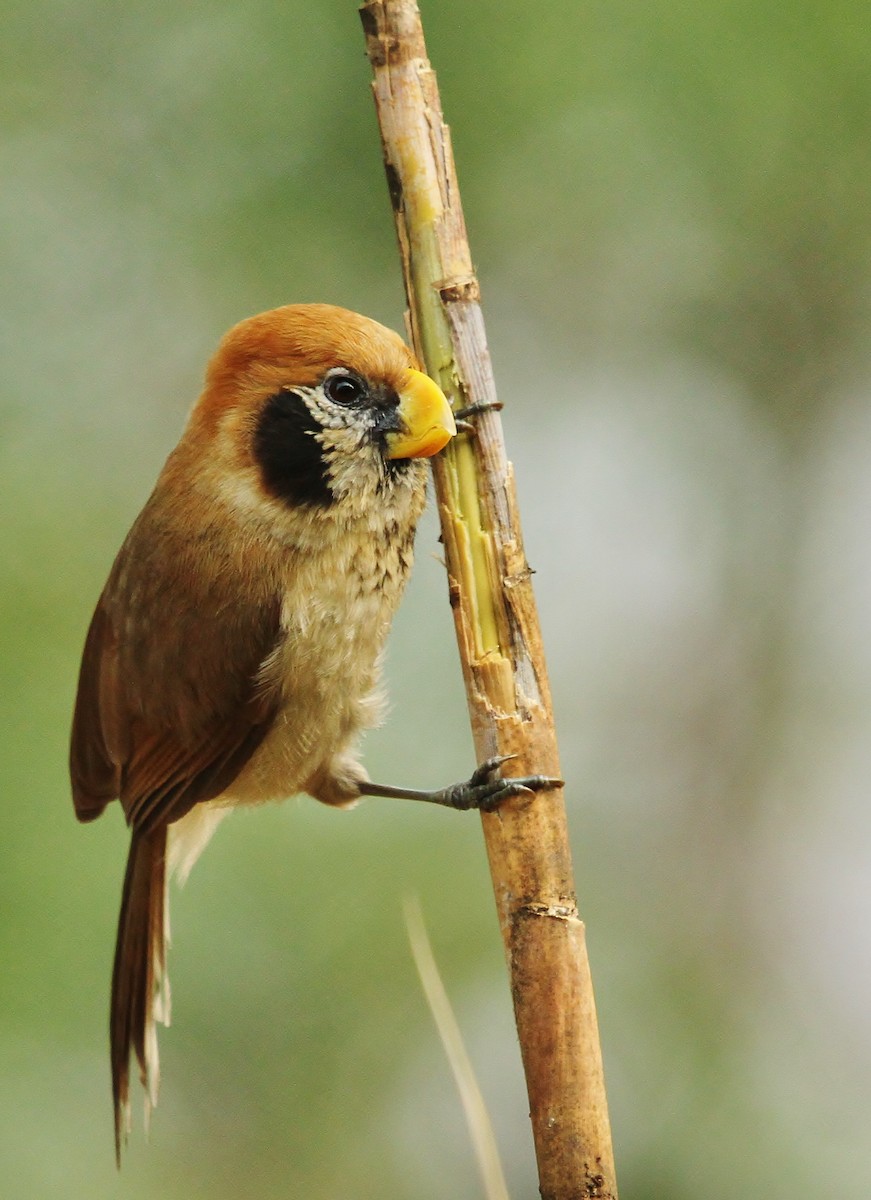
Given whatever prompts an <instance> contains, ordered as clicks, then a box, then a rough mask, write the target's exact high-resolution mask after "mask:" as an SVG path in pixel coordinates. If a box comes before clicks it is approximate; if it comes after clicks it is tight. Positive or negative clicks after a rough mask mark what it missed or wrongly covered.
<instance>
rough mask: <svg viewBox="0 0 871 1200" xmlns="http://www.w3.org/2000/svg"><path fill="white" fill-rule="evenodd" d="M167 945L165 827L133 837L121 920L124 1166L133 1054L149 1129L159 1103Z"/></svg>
mask: <svg viewBox="0 0 871 1200" xmlns="http://www.w3.org/2000/svg"><path fill="white" fill-rule="evenodd" d="M166 944H167V904H166V827H165V826H160V827H158V828H156V829H153V830H150V831H149V832H147V833H137V832H134V834H133V839H132V841H131V843H130V853H129V856H128V858H127V873H126V875H125V877H124V889H123V892H122V894H121V914H120V916H119V918H118V940H117V942H116V944H115V965H114V968H113V971H112V1002H111V1011H110V1018H109V1030H110V1033H109V1036H110V1043H111V1059H112V1098H113V1101H114V1105H115V1157H116V1160H117V1161H118V1163H119V1165H120V1162H121V1143H122V1141H126V1138H127V1135H128V1133H129V1132H130V1126H131V1119H130V1054H131V1051H133V1052H134V1053H135V1055H136V1060H137V1062H138V1064H139V1076H140V1079H141V1080H142V1084H143V1087H144V1088H145V1115H146V1125H147V1123H148V1118H149V1116H150V1113H151V1109H152V1107H153V1106H154V1105H155V1104H156V1103H157V1091H158V1085H159V1082H160V1068H159V1063H158V1057H157V1032H156V1029H155V1020H159V1021H162V1022H163V1023H164V1024H165V1025H168V1024H169V990H168V981H167V978H166Z"/></svg>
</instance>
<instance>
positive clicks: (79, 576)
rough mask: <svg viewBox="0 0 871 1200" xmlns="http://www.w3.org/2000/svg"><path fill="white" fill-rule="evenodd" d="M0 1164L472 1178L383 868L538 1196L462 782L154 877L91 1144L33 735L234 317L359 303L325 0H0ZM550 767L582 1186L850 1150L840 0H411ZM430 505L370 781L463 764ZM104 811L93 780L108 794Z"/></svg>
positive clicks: (104, 887) (345, 88) (654, 1193)
mask: <svg viewBox="0 0 871 1200" xmlns="http://www.w3.org/2000/svg"><path fill="white" fill-rule="evenodd" d="M0 12H2V25H0V43H2V46H3V61H4V66H3V71H2V74H0V101H2V113H3V118H2V126H3V131H2V140H0V180H2V184H0V210H2V230H3V241H2V249H0V274H2V295H3V304H2V313H0V374H2V395H0V405H2V407H0V412H2V444H0V496H2V516H3V522H2V529H3V544H2V555H0V571H2V577H0V605H2V620H0V668H2V677H3V682H2V694H0V704H2V721H0V770H2V801H3V804H2V850H0V854H2V859H0V863H2V869H0V937H2V942H0V964H2V969H0V993H2V996H0V1014H2V1016H0V1179H2V1180H3V1181H4V1182H3V1185H2V1191H3V1194H4V1195H8V1196H9V1197H13V1198H14V1200H18V1198H19V1197H20V1198H25V1200H34V1198H35V1200H42V1198H43V1197H46V1198H51V1200H54V1198H55V1197H58V1198H66V1197H69V1198H72V1200H79V1198H83V1197H88V1198H89V1200H102V1198H103V1197H122V1198H127V1197H130V1198H137V1197H143V1198H144V1197H150V1198H153V1197H161V1200H176V1198H178V1200H182V1198H183V1200H199V1198H209V1200H220V1198H223V1197H237V1196H243V1195H244V1196H256V1197H258V1198H260V1200H272V1198H278V1197H296V1196H300V1197H302V1196H305V1197H307V1198H309V1200H344V1198H348V1200H367V1198H372V1200H374V1198H376V1197H377V1198H378V1200H389V1198H392V1197H396V1198H411V1197H414V1198H415V1200H430V1198H432V1200H445V1198H448V1197H459V1196H462V1197H474V1196H478V1195H480V1190H479V1186H478V1181H477V1177H476V1173H475V1168H474V1163H473V1160H472V1156H471V1152H470V1150H469V1146H468V1138H467V1136H466V1133H465V1130H464V1126H463V1122H462V1118H461V1114H460V1105H459V1102H458V1100H457V1098H456V1096H455V1094H454V1091H453V1087H452V1084H451V1081H450V1078H449V1073H448V1068H447V1065H446V1063H445V1059H444V1055H443V1053H442V1051H441V1048H440V1046H439V1045H438V1042H437V1038H436V1035H435V1033H434V1031H433V1028H432V1023H431V1020H430V1017H429V1014H428V1012H427V1011H426V1008H425V1004H424V1001H423V999H422V996H421V993H420V988H419V986H418V983H417V981H416V978H415V975H414V970H413V967H412V965H411V959H410V954H409V951H408V947H407V942H406V936H405V932H404V928H403V921H402V916H401V899H402V897H403V896H404V895H406V894H407V893H410V892H413V893H417V894H419V895H420V897H421V900H422V903H423V907H424V910H425V913H426V916H427V920H428V923H429V926H430V930H431V934H432V938H433V942H434V947H435V953H436V956H437V958H438V960H439V962H440V964H441V967H442V970H443V972H444V976H445V982H446V985H447V987H448V990H449V992H450V994H451V996H452V998H453V1001H454V1003H455V1005H456V1009H457V1014H458V1017H459V1020H460V1023H461V1025H462V1027H463V1029H464V1032H465V1035H466V1037H467V1039H468V1043H469V1049H470V1052H471V1055H472V1058H473V1060H474V1063H475V1066H476V1069H477V1071H478V1074H479V1076H480V1081H481V1085H482V1087H483V1090H484V1092H485V1096H486V1099H487V1102H488V1104H489V1107H490V1110H491V1112H492V1116H493V1120H494V1123H495V1126H496V1132H497V1136H498V1139H499V1142H500V1145H501V1148H502V1152H503V1155H504V1159H505V1165H506V1171H507V1174H508V1177H509V1181H510V1186H511V1190H512V1194H513V1196H514V1197H516V1198H518V1200H519V1198H520V1197H528V1196H532V1195H535V1194H536V1183H535V1174H534V1168H533V1164H532V1152H531V1139H530V1135H529V1133H528V1129H527V1122H526V1116H525V1113H526V1105H525V1098H524V1093H523V1085H522V1080H521V1076H520V1070H519V1065H518V1055H517V1050H516V1043H515V1036H514V1032H513V1025H512V1018H511V1012H510V1004H509V998H508V989H507V986H506V980H505V972H504V966H503V961H502V951H501V947H500V944H499V937H498V931H497V926H496V920H495V916H494V913H493V906H492V899H491V896H490V895H489V890H488V888H489V885H488V879H487V874H486V864H485V857H484V852H483V847H482V843H481V835H480V829H479V826H478V822H477V821H476V819H475V818H474V817H473V816H469V817H462V816H458V815H455V814H451V813H444V812H439V811H432V812H430V811H424V810H422V809H421V808H420V807H416V806H414V805H410V804H409V805H403V804H401V803H391V802H388V801H370V802H368V803H366V804H365V805H363V806H361V807H360V808H359V809H357V810H356V811H355V812H354V813H352V814H342V813H336V812H332V811H328V810H326V809H324V808H321V807H319V806H318V805H316V804H314V803H313V802H311V801H309V800H305V799H303V800H294V801H291V802H289V803H287V804H285V805H283V806H276V807H274V808H269V809H263V810H259V811H256V812H251V813H245V814H236V815H234V816H233V817H232V818H231V819H230V820H228V821H227V822H226V823H225V825H224V826H222V828H221V829H220V831H219V833H218V834H217V836H216V838H215V841H214V842H213V844H212V845H211V846H210V848H209V850H208V852H207V853H206V854H205V855H204V857H203V859H202V861H201V862H200V863H199V865H198V866H197V868H196V870H195V871H194V874H193V876H192V878H191V880H190V883H189V884H188V885H187V887H186V889H185V890H184V891H183V892H182V893H180V894H179V893H176V894H175V895H174V897H173V948H172V952H171V963H170V966H171V976H172V982H173V994H174V1002H175V1003H174V1019H175V1024H174V1025H173V1027H172V1028H171V1029H170V1030H167V1031H162V1036H161V1051H162V1053H161V1058H162V1066H163V1089H162V1095H161V1101H160V1106H159V1108H158V1109H157V1111H156V1113H155V1116H154V1120H153V1127H152V1134H151V1141H150V1144H149V1145H146V1142H145V1139H144V1137H143V1135H142V1131H141V1124H140V1121H139V1107H140V1101H139V1097H138V1096H137V1098H136V1108H135V1114H136V1118H137V1127H136V1131H135V1133H134V1136H133V1139H132V1143H131V1147H130V1152H129V1154H128V1156H127V1160H126V1162H125V1166H124V1170H123V1172H122V1173H121V1175H120V1176H119V1175H118V1174H117V1173H116V1171H115V1167H114V1163H113V1158H112V1144H111V1138H112V1135H111V1112H110V1100H109V1089H108V1060H107V1048H106V1012H107V995H108V984H109V973H110V966H111V954H112V945H113V940H114V927H115V921H116V914H117V906H118V900H119V895H120V885H121V878H122V873H123V866H124V857H125V854H126V843H127V837H126V834H125V830H124V827H123V821H122V819H121V814H120V812H119V811H112V812H111V813H109V814H108V815H107V816H106V817H105V818H104V819H103V820H101V821H100V822H98V823H97V824H96V825H94V826H91V827H89V828H80V827H78V826H77V825H76V823H75V821H74V819H73V815H72V808H71V804H70V800H69V794H68V785H67V778H66V752H67V736H68V725H69V717H70V709H71V704H72V698H73V691H74V686H75V679H76V672H77V667H78V658H79V654H80V650H81V645H82V641H83V638H84V633H85V629H86V626H87V622H88V619H89V617H90V613H91V610H92V607H93V604H94V602H95V600H96V597H97V595H98V592H99V590H100V587H101V586H102V583H103V580H104V578H105V574H106V572H107V570H108V567H109V564H110V562H111V560H112V557H113V556H114V553H115V551H116V549H117V547H118V545H119V544H120V541H121V539H122V537H123V535H124V533H125V532H126V530H127V528H128V526H129V524H130V522H131V520H132V518H133V517H134V515H135V514H136V512H137V511H138V509H139V507H140V506H141V504H142V502H143V501H144V499H145V497H146V495H147V494H148V491H149V490H150V487H151V485H152V483H153V480H154V478H155V476H156V473H157V471H158V469H159V467H160V465H161V463H162V461H163V458H164V456H165V455H166V453H167V452H168V450H169V449H170V447H171V446H172V445H173V443H174V441H175V439H176V437H177V434H178V432H179V429H180V427H181V424H182V422H183V419H184V416H185V413H186V411H187V408H188V406H189V405H190V403H191V402H192V401H193V399H194V398H195V396H196V394H197V391H198V387H199V383H200V379H201V373H202V368H203V365H204V363H205V361H206V358H207V357H208V355H209V354H210V353H211V351H212V349H213V347H214V345H215V343H216V341H217V339H218V337H219V336H220V334H221V333H222V332H223V331H224V329H225V328H226V327H228V326H229V325H230V324H231V323H233V322H234V321H236V320H238V319H240V318H241V317H243V316H246V315H248V314H249V313H252V312H256V311H259V310H262V309H265V308H269V307H272V306H274V305H277V304H281V303H284V302H287V301H301V300H327V301H332V302H334V303H339V304H343V305H346V306H349V307H351V308H356V309H359V310H361V311H363V312H366V313H368V314H370V315H372V316H374V317H376V318H378V319H380V320H383V321H385V322H386V323H388V324H391V325H393V326H395V327H400V328H401V320H402V304H403V301H402V293H401V284H400V275H399V267H398V262H397V257H396V254H395V250H394V244H393V229H392V222H391V217H390V211H389V206H388V201H387V196H386V189H385V185H384V181H383V178H382V168H381V162H380V154H379V142H378V133H377V129H376V124H375V118H374V114H373V110H372V105H371V101H370V97H369V94H368V79H369V73H368V65H367V63H366V60H365V56H364V52H363V41H362V35H361V31H360V28H359V22H358V19H357V15H356V12H355V6H354V5H353V4H352V3H350V2H346V0H319V2H318V3H309V4H307V5H304V4H302V3H299V2H297V0H284V2H283V3H277V2H275V0H249V3H247V4H245V5H241V4H231V3H228V2H226V0H207V2H206V0H194V2H192V3H187V4H185V3H182V4H169V3H164V2H162V0H153V2H151V3H148V4H145V3H142V2H139V0H136V2H134V3H131V4H126V5H123V6H119V5H115V4H108V3H99V2H98V0H75V3H73V2H71V0H55V2H52V0H28V2H27V3H26V4H24V3H20V2H19V3H16V2H14V0H7V2H6V3H5V4H3V5H2V8H0ZM424 18H425V22H426V27H427V31H428V38H429V48H430V54H431V57H432V59H433V61H434V64H435V66H436V68H437V70H438V72H439V77H440V82H441V86H442V94H443V101H444V105H445V110H446V114H447V118H448V120H449V121H450V122H451V124H452V128H453V133H454V141H455V148H456V153H457V158H458V164H459V171H460V179H461V184H462V186H463V190H464V200H465V205H466V214H467V219H468V224H469V228H470V233H471V237H472V245H473V253H474V255H475V259H476V262H477V264H478V266H479V270H480V275H481V280H482V286H483V289H484V298H485V312H486V315H487V319H488V327H489V333H490V338H491V350H492V354H493V359H494V362H495V366H496V372H497V379H498V381H499V384H500V393H501V395H502V398H503V399H504V400H505V402H506V411H505V414H504V416H505V428H506V437H507V441H508V446H509V453H510V456H511V458H512V459H513V460H514V462H515V465H516V468H517V476H518V482H519V489H520V498H521V507H522V511H523V514H524V522H525V532H526V541H527V551H528V555H529V558H530V561H531V563H532V565H533V566H534V567H535V568H536V569H537V571H538V574H537V577H536V578H537V588H538V596H539V601H540V605H541V612H542V620H543V625H544V631H545V640H546V643H547V645H548V647H549V658H550V666H551V674H552V682H553V688H554V694H555V701H556V707H557V715H558V721H559V727H560V734H561V745H562V753H563V759H564V770H565V776H566V779H567V780H568V788H567V798H568V802H569V805H570V819H571V824H572V830H573V837H574V839H575V856H576V867H577V876H578V891H579V900H580V905H581V910H582V914H583V915H584V917H585V919H586V921H587V926H588V936H589V943H590V951H591V957H592V963H593V971H594V978H595V981H596V987H597V996H598V1005H599V1011H600V1020H601V1027H602V1034H603V1039H604V1050H605V1060H606V1069H607V1076H608V1084H609V1091H610V1100H611V1106H612V1120H613V1126H614V1138H615V1149H616V1155H617V1163H618V1176H619V1178H620V1181H621V1185H622V1188H621V1191H622V1194H623V1195H624V1196H625V1197H630V1196H633V1197H636V1198H642V1200H684V1198H686V1200H700V1198H704V1200H719V1198H721V1197H722V1198H724V1200H725V1198H726V1197H733V1196H734V1195H736V1194H737V1193H740V1194H742V1195H743V1194H748V1195H759V1196H766V1197H768V1198H771V1200H780V1198H783V1200H786V1198H787V1197H790V1198H791V1197H794V1196H795V1195H798V1194H801V1195H820V1196H824V1195H828V1196H835V1195H837V1196H839V1197H842V1198H845V1200H852V1198H855V1200H865V1198H866V1197H867V1196H868V1195H869V1194H871V1139H869V1137H868V1130H869V1127H871V1094H869V1092H871V1089H869V1086H868V1079H869V1072H871V1034H869V1021H868V1009H869V1001H871V969H869V964H871V956H869V950H868V926H869V919H871V882H869V870H868V863H869V845H871V838H869V834H871V805H869V803H868V780H869V777H871V638H869V615H871V536H869V533H871V472H869V458H871V451H869V447H871V387H869V385H871V361H869V337H868V330H869V316H871V313H869V308H871V305H869V297H871V287H869V284H871V261H869V259H871V255H869V223H871V187H869V184H871V155H869V150H868V129H869V118H871V103H869V102H871V25H869V21H868V10H867V6H866V5H865V4H864V3H860V0H830V2H829V3H827V4H825V5H822V4H820V3H818V2H814V3H809V2H808V0H793V3H792V4H790V5H787V6H784V5H783V4H780V3H774V2H773V0H756V2H755V3H753V4H749V3H742V2H740V0H724V2H722V3H719V4H711V5H701V6H699V5H696V4H689V3H685V2H683V0H653V2H651V0H644V2H643V3H642V2H641V0H623V2H620V0H617V2H616V3H611V4H607V5H606V4H596V3H588V2H585V3H580V4H568V3H566V4H558V5H551V6H530V5H528V4H523V3H519V2H518V0H500V2H499V3H496V2H495V0H481V2H480V3H477V4H474V5H469V4H466V3H463V2H461V0H430V2H429V3H427V4H425V7H424ZM436 551H437V543H436V530H435V526H434V524H433V521H432V517H431V516H430V518H429V520H428V523H427V524H426V525H425V527H424V528H423V529H422V531H421V535H420V538H419V541H418V566H417V569H416V574H415V578H414V582H413V585H412V587H411V590H410V594H409V597H408V600H407V602H406V604H405V606H404V608H403V610H402V612H401V615H400V617H399V619H398V621H397V623H396V627H395V631H394V634H393V637H392V641H391V646H390V657H389V664H388V678H389V685H390V691H391V696H392V702H393V707H392V715H391V717H390V720H389V722H388V724H387V725H386V727H385V728H384V729H383V730H381V731H379V732H377V733H376V734H374V735H372V736H371V737H370V738H369V740H368V743H367V752H366V754H367V764H368V766H369V769H370V771H371V773H372V775H373V777H375V778H378V779H383V780H385V781H394V782H406V783H409V784H418V783H420V784H422V783H432V784H438V783H445V782H448V781H449V780H451V779H454V778H460V777H463V776H465V775H466V774H468V771H469V768H470V766H471V760H472V749H471V741H470V737H469V733H468V727H467V721H466V717H465V712H464V700H463V695H462V690H461V687H460V682H459V670H458V665H457V658H456V651H455V648H454V644H453V640H452V638H453V634H452V627H451V623H450V619H449V614H448V606H447V602H446V588H445V581H444V575H443V569H442V568H441V566H440V565H439V563H438V562H437V560H436ZM116 809H117V806H116Z"/></svg>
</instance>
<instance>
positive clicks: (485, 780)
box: [360, 754, 563, 812]
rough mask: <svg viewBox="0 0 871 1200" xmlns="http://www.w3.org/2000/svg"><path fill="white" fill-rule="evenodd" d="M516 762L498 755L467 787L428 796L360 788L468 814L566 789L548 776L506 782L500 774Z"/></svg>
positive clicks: (364, 793) (376, 787) (374, 785)
mask: <svg viewBox="0 0 871 1200" xmlns="http://www.w3.org/2000/svg"><path fill="white" fill-rule="evenodd" d="M510 758H514V755H513V754H497V755H496V756H495V757H493V758H488V759H487V761H486V762H483V763H481V765H480V767H478V769H477V770H476V771H475V772H474V773H473V774H472V777H471V778H470V779H467V780H466V781H465V782H464V783H454V784H451V786H450V787H446V788H439V789H438V790H437V791H433V792H426V791H419V790H417V789H415V788H398V787H390V786H389V785H387V784H383V783H371V782H370V781H368V780H367V781H366V782H365V783H361V784H360V794H361V795H362V796H388V797H394V798H396V799H399V800H426V801H427V802H428V803H429V804H442V805H444V806H445V807H446V808H456V809H460V810H461V811H466V810H468V809H470V808H477V809H480V810H482V811H483V812H492V811H493V809H495V808H498V806H499V805H500V804H501V803H502V801H503V800H508V799H509V797H511V796H532V795H534V794H535V793H536V792H538V791H541V790H543V789H544V788H554V787H562V784H563V781H562V780H561V779H551V778H550V776H548V775H523V776H521V777H520V778H517V779H503V778H502V776H501V775H500V774H499V773H498V772H499V768H500V767H501V766H502V764H503V763H504V762H507V761H508V760H509V759H510Z"/></svg>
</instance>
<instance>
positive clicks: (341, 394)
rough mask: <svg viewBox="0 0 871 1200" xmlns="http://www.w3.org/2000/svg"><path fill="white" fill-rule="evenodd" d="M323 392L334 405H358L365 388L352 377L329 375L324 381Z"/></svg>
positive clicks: (363, 396)
mask: <svg viewBox="0 0 871 1200" xmlns="http://www.w3.org/2000/svg"><path fill="white" fill-rule="evenodd" d="M324 392H325V394H326V395H327V396H328V397H329V398H330V400H332V401H334V403H336V404H346V405H347V404H359V403H360V401H361V400H363V399H364V398H365V396H366V388H365V387H364V385H363V383H362V382H361V381H360V380H359V379H357V378H356V377H355V376H354V375H330V376H328V377H327V379H326V380H324Z"/></svg>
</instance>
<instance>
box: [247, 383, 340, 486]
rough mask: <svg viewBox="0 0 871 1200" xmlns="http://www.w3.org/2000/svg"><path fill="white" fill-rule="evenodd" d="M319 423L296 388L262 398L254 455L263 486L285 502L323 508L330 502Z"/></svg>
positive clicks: (328, 482)
mask: <svg viewBox="0 0 871 1200" xmlns="http://www.w3.org/2000/svg"><path fill="white" fill-rule="evenodd" d="M320 428H321V427H320V425H318V423H317V421H316V420H315V419H314V417H313V416H312V414H311V413H310V412H309V410H308V408H307V406H306V403H305V401H304V400H303V398H302V396H299V395H297V393H296V392H277V393H276V394H275V395H274V396H272V397H270V399H269V400H267V402H266V406H265V408H264V409H263V412H262V413H261V414H260V420H259V422H258V424H257V430H256V432H255V434H254V457H255V459H256V460H257V463H258V464H259V466H260V471H261V474H262V478H263V486H264V487H265V488H266V490H267V491H268V492H270V493H271V494H272V495H273V496H276V497H278V498H279V499H280V500H284V501H286V502H287V503H288V504H302V505H314V506H316V507H318V508H327V507H329V505H331V504H332V503H333V500H334V496H333V493H332V491H331V489H330V481H329V475H328V474H327V464H326V462H325V460H324V453H323V447H322V446H321V445H320V444H319V443H318V442H317V441H316V440H315V438H314V434H316V433H319V432H320Z"/></svg>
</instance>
